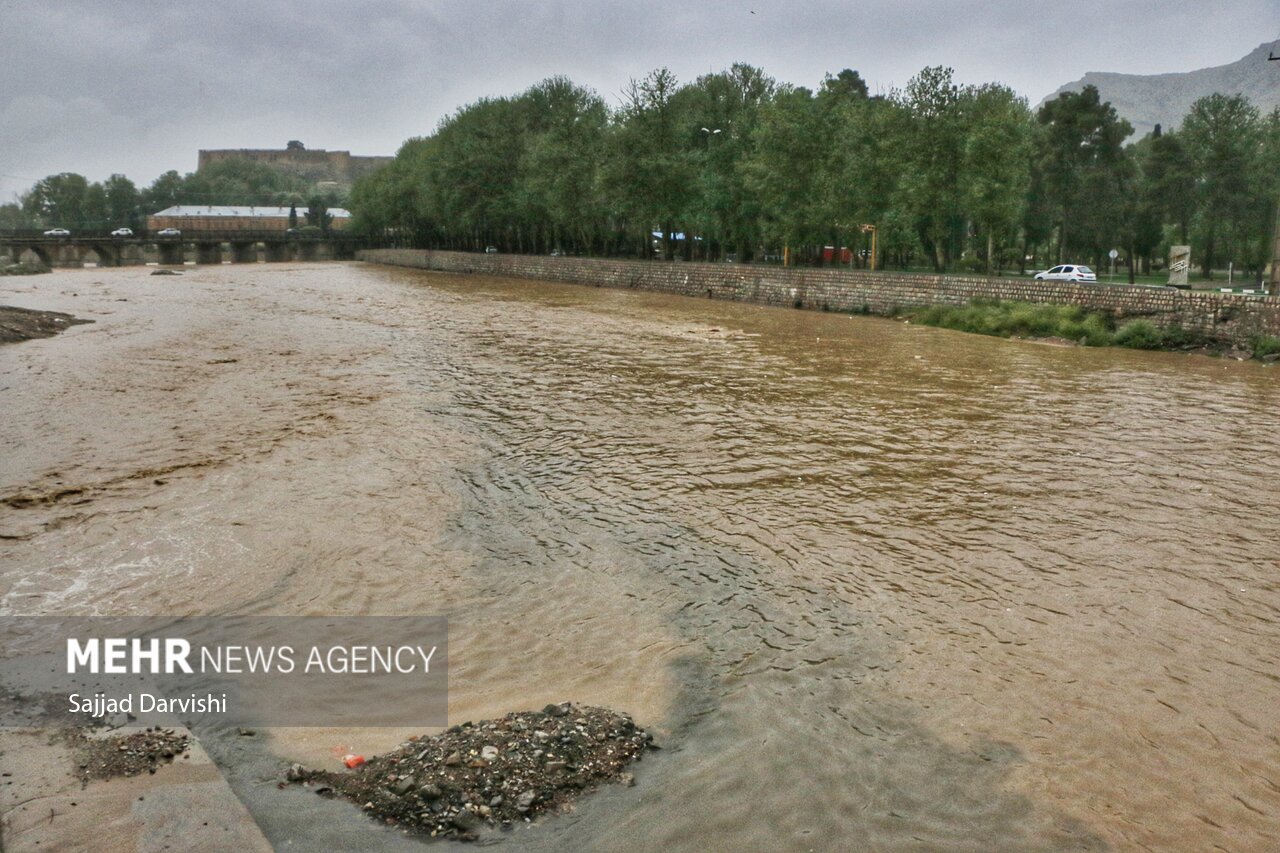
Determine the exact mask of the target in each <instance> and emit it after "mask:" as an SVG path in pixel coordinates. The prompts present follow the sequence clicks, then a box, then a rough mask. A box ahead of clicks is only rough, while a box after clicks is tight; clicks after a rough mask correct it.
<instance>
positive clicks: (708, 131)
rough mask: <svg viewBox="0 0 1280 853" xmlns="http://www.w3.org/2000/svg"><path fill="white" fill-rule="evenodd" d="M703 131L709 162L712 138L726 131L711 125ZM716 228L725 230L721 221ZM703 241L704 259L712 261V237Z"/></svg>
mask: <svg viewBox="0 0 1280 853" xmlns="http://www.w3.org/2000/svg"><path fill="white" fill-rule="evenodd" d="M702 132H703V133H705V134H706V135H707V160H708V162H709V161H710V159H711V140H713V139H715V138H716V136H717V135H719V134H721V133H724V129H723V128H719V127H717V128H714V129H713V128H710V127H704V128H702ZM716 218H717V219H718V218H719V217H716ZM716 228H717V230H723V229H721V228H720V223H719V222H717V223H716ZM708 237H709V235H708ZM686 239H687V238H686ZM703 242H705V243H706V245H705V246H703V249H702V251H703V255H704V256H705V258H704V259H705V260H707V261H710V260H711V240H710V239H704V241H703ZM721 248H723V246H722V247H721Z"/></svg>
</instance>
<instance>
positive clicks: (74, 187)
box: [22, 172, 89, 229]
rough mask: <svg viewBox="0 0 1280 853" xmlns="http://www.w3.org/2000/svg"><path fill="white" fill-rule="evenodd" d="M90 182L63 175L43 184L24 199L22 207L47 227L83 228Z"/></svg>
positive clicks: (32, 189)
mask: <svg viewBox="0 0 1280 853" xmlns="http://www.w3.org/2000/svg"><path fill="white" fill-rule="evenodd" d="M88 194H89V182H88V181H87V180H85V178H84V176H83V175H77V174H76V173H74V172H62V173H61V174H57V175H50V176H49V177H47V178H44V179H42V180H40V181H37V182H36V184H35V186H33V187H32V188H31V190H30V191H29V192H28V193H26V195H24V196H23V198H22V208H23V210H24V211H26V213H27V214H28V215H30V216H31V217H32V218H34V219H35V220H36V221H37V222H38V223H39V224H40V225H41V226H43V227H45V228H49V227H60V228H71V229H77V228H83V227H84V226H85V221H86V220H85V214H86V202H87V197H88Z"/></svg>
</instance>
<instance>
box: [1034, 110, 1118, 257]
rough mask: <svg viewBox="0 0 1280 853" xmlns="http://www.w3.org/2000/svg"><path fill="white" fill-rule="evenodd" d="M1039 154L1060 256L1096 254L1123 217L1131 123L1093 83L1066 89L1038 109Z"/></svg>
mask: <svg viewBox="0 0 1280 853" xmlns="http://www.w3.org/2000/svg"><path fill="white" fill-rule="evenodd" d="M1036 118H1037V120H1038V122H1039V123H1040V126H1041V129H1042V132H1041V133H1039V134H1037V136H1036V139H1037V142H1038V143H1039V145H1038V148H1039V150H1038V151H1037V153H1036V158H1037V161H1038V166H1039V172H1040V177H1041V182H1042V187H1043V190H1044V193H1045V197H1046V202H1047V204H1048V205H1049V206H1050V208H1051V209H1052V210H1053V213H1054V218H1055V219H1056V221H1057V229H1058V253H1057V255H1058V260H1059V262H1061V261H1063V260H1065V259H1067V256H1068V255H1069V254H1070V253H1071V252H1085V253H1087V254H1088V255H1089V256H1090V257H1092V258H1095V259H1096V258H1097V257H1099V256H1100V253H1101V252H1103V251H1105V250H1106V248H1108V247H1109V245H1110V244H1111V243H1112V241H1113V240H1114V239H1115V235H1116V231H1117V229H1118V227H1119V222H1120V218H1121V214H1120V208H1121V202H1122V195H1121V185H1122V173H1123V171H1124V170H1125V169H1126V168H1128V165H1127V161H1126V159H1125V156H1124V147H1123V146H1124V140H1125V138H1126V137H1128V136H1129V135H1130V134H1131V133H1132V132H1133V127H1132V125H1130V124H1129V122H1127V121H1125V120H1124V119H1122V118H1120V117H1119V115H1118V114H1117V113H1116V111H1115V108H1113V107H1112V106H1111V104H1109V103H1105V102H1103V101H1102V100H1101V99H1100V98H1099V96H1098V90H1097V88H1096V87H1094V86H1085V87H1084V89H1083V90H1082V91H1080V92H1064V93H1062V94H1061V95H1059V96H1058V97H1057V98H1055V99H1053V100H1052V101H1048V102H1046V103H1045V104H1044V105H1043V106H1041V107H1040V111H1039V112H1038V113H1037V114H1036Z"/></svg>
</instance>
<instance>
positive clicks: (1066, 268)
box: [1036, 264, 1098, 282]
mask: <svg viewBox="0 0 1280 853" xmlns="http://www.w3.org/2000/svg"><path fill="white" fill-rule="evenodd" d="M1097 280H1098V276H1097V275H1096V274H1095V273H1094V271H1093V270H1091V269H1089V268H1088V267H1082V266H1080V265H1079V264H1059V265H1058V266H1056V267H1054V268H1053V269H1050V270H1045V271H1044V272H1038V273H1036V281H1092V282H1096V281H1097Z"/></svg>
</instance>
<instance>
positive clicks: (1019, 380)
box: [0, 264, 1280, 851]
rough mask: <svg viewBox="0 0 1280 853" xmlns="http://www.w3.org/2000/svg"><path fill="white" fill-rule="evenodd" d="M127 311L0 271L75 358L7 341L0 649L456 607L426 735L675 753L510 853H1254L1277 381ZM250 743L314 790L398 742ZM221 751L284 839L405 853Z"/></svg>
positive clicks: (237, 283) (97, 275)
mask: <svg viewBox="0 0 1280 853" xmlns="http://www.w3.org/2000/svg"><path fill="white" fill-rule="evenodd" d="M148 273H149V270H146V269H141V268H134V269H128V268H126V269H116V270H101V269H100V270H92V269H90V270H74V271H58V272H55V273H53V274H50V275H46V276H33V277H24V278H7V279H0V303H5V304H14V305H21V306H24V307H31V308H43V309H51V310H62V311H68V312H70V313H73V314H76V315H77V316H80V317H85V318H88V319H92V320H94V321H95V322H94V324H93V325H86V326H78V327H75V328H72V329H71V330H69V331H68V332H66V333H64V334H63V335H61V336H59V337H57V338H52V339H48V340H40V341H30V342H26V343H23V344H18V345H12V346H7V347H4V348H3V349H0V412H2V413H3V414H2V415H0V537H3V538H0V623H2V624H4V625H6V626H7V627H6V628H5V629H4V630H6V631H9V632H19V633H20V632H21V627H20V626H21V624H22V620H23V619H24V618H26V617H30V616H35V615H55V614H73V613H74V614H99V615H106V614H111V615H156V614H164V615H197V614H201V615H209V614H212V615H218V614H257V613H262V614H266V613H271V614H328V613H341V614H358V613H373V614H412V613H443V614H445V615H447V616H448V617H449V618H450V663H451V673H450V718H451V721H453V722H460V721H462V720H466V719H477V718H480V717H487V716H494V715H499V714H502V713H505V712H507V711H510V710H519V709H525V708H531V707H541V706H542V705H543V704H545V703H546V702H552V701H563V700H566V699H568V700H573V701H576V702H585V703H592V704H603V705H607V706H610V707H613V708H616V709H619V710H624V711H629V712H631V713H632V714H634V715H635V717H636V718H637V721H638V722H640V723H641V724H643V725H646V726H649V727H652V728H653V729H654V730H655V731H656V732H657V733H658V735H659V740H660V741H661V743H662V744H663V746H664V747H665V748H664V749H663V750H662V751H661V752H657V753H654V754H653V755H652V756H650V757H649V758H646V760H645V761H644V762H643V763H642V764H641V765H639V767H638V774H637V780H638V785H637V787H635V788H615V789H610V790H606V791H603V792H601V793H599V794H597V795H595V796H594V797H592V798H590V799H588V800H586V801H584V802H583V803H582V804H581V805H580V806H579V807H578V808H577V809H576V810H575V811H574V813H573V814H571V815H566V816H561V817H557V818H554V819H550V820H548V821H546V822H544V823H543V824H542V825H541V826H538V827H534V828H523V829H521V830H518V831H517V832H515V833H512V834H511V835H497V836H495V839H496V840H497V841H498V842H499V843H502V844H505V845H507V846H510V847H512V848H514V849H547V850H553V849H554V850H578V849H591V850H604V849H610V850H629V849H647V850H657V849H680V850H747V849H760V850H775V849H776V850H809V849H814V850H851V849H865V850H893V851H896V850H974V851H985V850H1073V849H1117V850H1129V849H1158V850H1196V851H1199V850H1211V849H1221V850H1239V851H1254V850H1256V851H1262V850H1274V849H1277V847H1280V738H1278V737H1277V734H1278V732H1277V709H1278V708H1280V668H1278V667H1277V654H1278V653H1280V543H1278V541H1277V539H1278V537H1277V533H1280V519H1278V518H1277V511H1278V507H1280V431H1278V430H1277V428H1276V418H1277V414H1278V413H1280V373H1277V371H1276V370H1275V369H1272V368H1268V367H1265V366H1262V365H1259V364H1254V363H1237V362H1230V361H1224V360H1216V359H1210V358H1205V357H1199V356H1185V355H1176V354H1162V353H1140V352H1131V351H1125V350H1113V349H1106V350H1093V349H1077V348H1064V347H1052V346H1044V345H1037V344H1033V343H1025V342H1011V341H1005V340H999V339H992V338H982V337H976V336H969V335H964V334H960V333H954V332H947V331H940V330H935V329H929V328H922V327H916V326H912V325H908V324H903V323H900V322H892V321H887V320H878V319H868V318H851V317H845V316H837V315H828V314H816V313H807V312H799V311H789V310H782V309H767V308H759V307H754V306H744V305H735V304H729V303H724V302H712V301H703V300H692V299H684V298H676V297H670V296H664V295H657V294H645V293H632V292H622V291H617V290H610V289H605V288H601V289H593V288H585V287H573V286H560V285H554V284H546V283H531V282H518V281H509V280H497V279H489V278H480V277H461V276H446V275H439V274H431V273H425V272H415V271H407V270H393V269H383V268H376V267H368V266H361V265H357V264H292V265H280V266H276V265H269V266H268V265H258V266H231V265H228V266H221V267H200V268H188V269H187V270H186V272H185V274H184V275H183V276H182V277H163V278H161V277H156V278H153V277H150V276H149V275H148ZM370 700H371V701H376V697H371V698H370ZM269 734H270V737H269V739H267V741H266V742H267V743H269V748H270V750H271V760H272V761H284V760H304V761H310V762H313V763H322V762H324V761H325V760H329V761H332V754H333V753H334V752H335V751H337V750H339V749H340V748H343V747H347V746H350V747H352V748H353V749H354V750H356V751H366V752H369V753H372V752H377V751H380V750H382V749H386V748H389V747H390V746H392V745H394V743H396V742H397V741H398V740H399V738H401V737H403V735H404V733H403V732H388V731H361V730H355V731H351V730H345V731H343V730H303V729H281V730H276V731H274V732H271V733H269ZM260 740H262V739H260ZM210 751H211V752H212V753H213V754H215V757H217V756H218V755H219V754H221V755H224V756H230V757H229V758H226V759H225V766H224V769H225V770H226V772H227V773H228V775H229V776H230V777H232V779H233V782H234V783H235V784H236V786H237V791H239V792H240V793H241V794H242V796H244V797H245V798H246V800H247V801H250V807H251V808H252V809H253V811H254V815H255V817H256V818H257V819H258V820H259V822H260V824H261V825H262V826H263V827H264V830H265V831H266V832H267V834H268V836H269V837H270V838H271V839H272V840H273V842H275V843H276V844H278V845H280V846H284V845H285V844H286V843H290V844H293V845H294V846H298V845H303V846H299V847H298V849H315V848H316V847H317V846H324V844H325V843H330V844H332V843H334V842H333V839H334V838H336V837H338V836H336V835H333V834H330V835H322V836H320V837H314V836H308V835H307V833H308V832H313V833H314V832H330V833H334V832H337V831H338V830H336V829H334V827H337V826H339V824H341V825H342V826H343V827H344V829H343V830H342V831H343V832H349V833H351V834H350V835H349V836H348V835H343V836H341V837H342V838H344V839H347V840H345V841H344V842H343V843H344V844H349V845H352V846H355V845H357V844H358V845H360V846H363V847H376V846H385V847H388V848H390V847H397V846H400V845H403V844H405V843H406V842H404V840H403V839H402V838H401V837H400V836H398V835H396V834H394V833H392V832H389V831H386V830H383V829H380V828H377V827H374V826H373V825H372V823H371V822H368V821H365V820H364V818H363V817H361V816H360V815H359V814H358V812H357V811H356V810H355V809H352V808H351V807H349V806H346V805H345V804H342V803H338V802H328V801H323V800H321V799H320V798H316V797H314V796H311V797H310V798H309V799H299V798H297V797H294V798H286V793H287V792H286V793H281V794H278V795H277V794H271V793H270V791H273V790H274V788H271V787H270V786H264V785H262V784H261V780H258V781H257V782H254V780H248V781H246V780H245V779H244V778H241V777H240V776H238V775H237V771H236V769H235V767H233V766H232V765H233V764H234V761H235V753H234V750H222V751H221V752H220V751H219V749H218V747H217V745H216V744H215V745H214V746H213V748H211V749H210ZM258 760H259V761H261V760H262V757H261V756H259V757H258ZM255 785H256V787H255ZM263 789H268V792H267V793H263V792H262V791H263ZM273 796H275V797H280V798H283V799H279V800H272V797H273ZM299 809H302V810H305V817H306V819H305V821H303V822H302V823H303V824H304V825H302V826H300V825H299V823H298V821H297V820H296V817H297V814H296V813H297V812H298V811H299ZM286 812H293V813H294V818H295V819H294V820H293V821H292V822H291V821H290V820H289V819H288V818H287V817H285V813H286ZM325 839H328V842H326V841H325ZM352 839H355V840H352Z"/></svg>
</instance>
